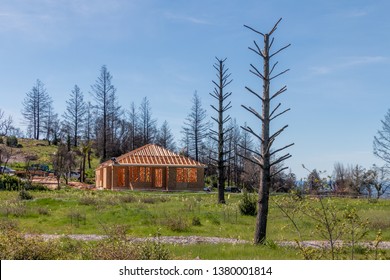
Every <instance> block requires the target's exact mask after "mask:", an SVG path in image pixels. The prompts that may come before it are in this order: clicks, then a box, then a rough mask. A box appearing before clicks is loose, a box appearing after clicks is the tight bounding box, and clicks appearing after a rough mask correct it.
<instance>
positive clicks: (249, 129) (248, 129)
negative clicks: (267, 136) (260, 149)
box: [241, 126, 264, 143]
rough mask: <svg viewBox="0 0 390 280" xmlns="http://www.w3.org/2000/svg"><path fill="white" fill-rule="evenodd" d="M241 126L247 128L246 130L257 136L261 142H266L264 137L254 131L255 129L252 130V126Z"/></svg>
mask: <svg viewBox="0 0 390 280" xmlns="http://www.w3.org/2000/svg"><path fill="white" fill-rule="evenodd" d="M241 128H242V129H243V130H245V131H246V132H249V133H250V134H252V135H253V136H255V137H256V138H257V139H259V140H260V142H261V143H264V140H263V138H261V137H260V136H259V135H258V134H256V132H254V131H253V130H252V128H250V127H249V126H247V127H244V126H241Z"/></svg>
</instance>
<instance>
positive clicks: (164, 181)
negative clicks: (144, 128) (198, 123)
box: [95, 144, 205, 191]
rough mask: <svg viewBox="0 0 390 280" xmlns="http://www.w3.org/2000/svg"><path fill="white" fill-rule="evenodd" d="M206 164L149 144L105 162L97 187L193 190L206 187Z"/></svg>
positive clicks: (98, 170)
mask: <svg viewBox="0 0 390 280" xmlns="http://www.w3.org/2000/svg"><path fill="white" fill-rule="evenodd" d="M204 168H205V165H203V164H202V163H199V162H197V161H195V160H192V159H190V158H187V157H184V156H180V155H178V154H175V153H173V152H171V151H169V150H167V149H164V148H162V147H160V146H158V145H154V144H148V145H145V146H143V147H141V148H138V149H136V150H133V151H131V152H129V153H126V154H124V155H121V156H119V157H117V158H112V159H111V160H108V161H106V162H103V163H102V164H101V165H100V166H99V167H98V168H96V170H95V172H96V177H95V178H96V187H97V188H103V189H111V190H120V189H131V190H167V191H168V190H169V191H176V190H191V191H201V190H203V187H204Z"/></svg>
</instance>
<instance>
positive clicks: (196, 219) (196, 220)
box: [192, 217, 202, 226]
mask: <svg viewBox="0 0 390 280" xmlns="http://www.w3.org/2000/svg"><path fill="white" fill-rule="evenodd" d="M192 225H193V226H201V225H202V223H201V222H200V218H199V217H193V218H192Z"/></svg>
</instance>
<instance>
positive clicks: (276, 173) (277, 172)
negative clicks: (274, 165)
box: [271, 166, 288, 177]
mask: <svg viewBox="0 0 390 280" xmlns="http://www.w3.org/2000/svg"><path fill="white" fill-rule="evenodd" d="M286 169H288V166H286V167H283V168H281V169H279V170H278V171H276V172H274V173H272V174H271V177H274V176H276V175H278V174H279V173H280V172H282V171H284V170H286Z"/></svg>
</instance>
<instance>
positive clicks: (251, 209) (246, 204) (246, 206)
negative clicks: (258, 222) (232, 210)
mask: <svg viewBox="0 0 390 280" xmlns="http://www.w3.org/2000/svg"><path fill="white" fill-rule="evenodd" d="M238 207H239V209H240V212H241V214H242V215H245V216H256V214H257V209H256V199H255V198H254V196H253V195H251V194H249V193H247V192H244V194H243V197H242V199H241V201H240V203H239V204H238Z"/></svg>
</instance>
